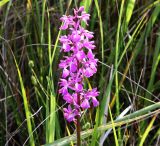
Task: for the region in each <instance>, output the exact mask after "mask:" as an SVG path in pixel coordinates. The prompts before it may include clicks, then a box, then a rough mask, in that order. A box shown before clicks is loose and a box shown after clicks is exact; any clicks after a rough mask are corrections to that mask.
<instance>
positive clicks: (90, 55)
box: [87, 51, 94, 59]
mask: <svg viewBox="0 0 160 146" xmlns="http://www.w3.org/2000/svg"><path fill="white" fill-rule="evenodd" d="M87 57H88V58H89V59H94V55H93V53H92V51H88V53H87Z"/></svg>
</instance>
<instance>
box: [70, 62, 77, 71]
mask: <svg viewBox="0 0 160 146" xmlns="http://www.w3.org/2000/svg"><path fill="white" fill-rule="evenodd" d="M70 71H71V72H76V71H77V65H76V64H74V63H71V65H70Z"/></svg>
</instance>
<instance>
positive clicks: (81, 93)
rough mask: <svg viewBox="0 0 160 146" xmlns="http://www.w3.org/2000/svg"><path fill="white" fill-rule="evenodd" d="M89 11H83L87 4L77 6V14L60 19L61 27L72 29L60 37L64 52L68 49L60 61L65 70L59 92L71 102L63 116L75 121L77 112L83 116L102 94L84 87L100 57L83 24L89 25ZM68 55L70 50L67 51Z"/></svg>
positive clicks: (95, 68) (95, 89) (94, 70)
mask: <svg viewBox="0 0 160 146" xmlns="http://www.w3.org/2000/svg"><path fill="white" fill-rule="evenodd" d="M89 17H90V15H89V14H87V13H86V12H85V11H84V7H83V6H82V7H80V8H79V9H74V16H71V15H69V16H66V15H63V17H62V18H61V19H60V20H61V21H62V22H63V25H62V26H61V27H60V29H61V30H67V29H68V30H69V31H68V32H69V33H68V35H64V36H61V37H60V43H61V44H62V46H61V52H64V53H68V54H69V56H64V59H63V60H61V61H60V64H59V68H61V69H62V70H63V71H62V77H61V79H60V82H59V85H60V89H59V93H60V94H61V95H62V96H63V99H64V100H65V101H66V103H67V104H68V108H64V109H63V111H64V117H65V119H66V120H67V121H68V122H72V121H74V122H76V116H81V111H83V110H85V109H88V108H90V107H91V105H92V106H93V107H96V106H98V105H99V102H98V100H97V99H96V97H97V96H98V95H99V92H98V91H97V88H93V89H92V90H86V89H84V78H85V77H86V78H89V77H91V76H93V75H94V74H95V73H96V72H97V61H98V59H95V55H94V54H93V52H92V50H94V49H95V47H96V46H95V45H94V41H93V40H91V39H92V38H93V37H94V36H93V32H90V31H88V30H86V29H85V28H83V27H82V26H81V22H82V21H83V22H84V23H85V24H86V25H88V20H89ZM66 55H67V54H66Z"/></svg>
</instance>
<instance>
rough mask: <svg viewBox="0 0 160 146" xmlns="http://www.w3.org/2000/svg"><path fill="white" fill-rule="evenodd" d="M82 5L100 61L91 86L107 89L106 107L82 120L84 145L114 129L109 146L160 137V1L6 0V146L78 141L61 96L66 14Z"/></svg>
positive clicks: (1, 133) (2, 78)
mask: <svg viewBox="0 0 160 146" xmlns="http://www.w3.org/2000/svg"><path fill="white" fill-rule="evenodd" d="M80 5H81V6H82V5H83V6H84V7H85V10H86V12H88V13H90V15H91V20H90V22H89V26H85V27H87V29H88V30H91V31H93V32H94V36H95V44H96V46H97V47H96V49H95V51H94V53H95V55H96V57H97V58H98V59H99V62H98V71H97V74H96V75H95V76H94V77H93V78H91V79H89V80H86V86H88V87H89V88H92V87H91V85H92V86H93V87H95V86H98V87H99V89H98V90H99V91H100V96H99V97H98V98H99V102H100V106H99V107H97V108H96V109H93V108H91V109H90V110H88V111H84V114H83V116H82V118H81V128H82V132H81V136H82V145H91V146H97V145H99V143H100V141H101V138H104V135H105V134H106V133H107V132H108V133H109V134H108V136H107V137H105V142H104V145H122V144H123V145H130V144H132V145H140V146H142V145H147V144H149V145H155V144H157V143H158V137H159V136H160V128H159V126H160V125H159V121H158V118H157V117H158V114H159V112H160V110H159V109H160V103H159V93H160V75H159V74H160V70H159V62H160V29H159V26H160V0H143V1H141V0H137V1H136V0H122V1H117V0H101V1H98V0H82V1H78V0H67V1H64V0H60V1H56V0H52V1H51V0H48V1H47V0H43V1H39V0H27V1H24V0H21V1H14V0H10V1H9V0H1V1H0V16H1V17H0V48H1V49H0V115H1V118H0V145H5V144H6V145H23V144H24V145H30V146H34V145H45V146H54V145H55V146H58V145H59V146H61V145H65V146H66V145H73V144H75V143H76V135H75V125H74V124H73V123H67V122H66V121H65V120H64V118H63V112H62V110H63V107H65V103H64V101H63V99H62V97H61V96H59V94H58V89H59V87H58V81H59V77H60V74H61V70H60V69H58V64H59V60H60V58H61V57H62V55H64V54H61V53H60V46H59V45H60V44H59V37H60V35H61V33H62V32H61V30H59V27H60V26H61V22H60V20H59V18H60V17H61V16H62V15H64V14H67V15H68V14H71V12H72V9H73V8H74V7H76V6H77V7H79V6H80ZM82 25H84V24H82ZM128 106H131V110H130V111H129V114H128V115H125V114H124V113H125V109H126V107H128ZM123 114H124V115H123ZM122 115H123V116H122ZM121 116H122V117H121ZM119 117H121V118H119ZM110 130H111V131H110ZM133 139H134V140H133Z"/></svg>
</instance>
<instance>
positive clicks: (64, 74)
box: [62, 68, 69, 78]
mask: <svg viewBox="0 0 160 146" xmlns="http://www.w3.org/2000/svg"><path fill="white" fill-rule="evenodd" d="M68 75H69V70H68V69H66V68H64V70H63V73H62V77H63V78H66V77H68Z"/></svg>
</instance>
